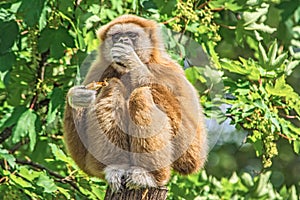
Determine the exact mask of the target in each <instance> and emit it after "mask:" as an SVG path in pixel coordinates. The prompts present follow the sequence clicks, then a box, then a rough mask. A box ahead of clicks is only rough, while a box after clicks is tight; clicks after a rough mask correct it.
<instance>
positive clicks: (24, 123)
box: [12, 109, 37, 151]
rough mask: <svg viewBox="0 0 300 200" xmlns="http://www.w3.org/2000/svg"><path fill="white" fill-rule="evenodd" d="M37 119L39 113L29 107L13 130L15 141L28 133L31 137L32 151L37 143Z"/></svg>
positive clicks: (13, 139)
mask: <svg viewBox="0 0 300 200" xmlns="http://www.w3.org/2000/svg"><path fill="white" fill-rule="evenodd" d="M36 119H37V115H36V114H35V113H34V111H33V110H31V109H28V110H27V111H25V112H24V113H23V114H22V115H21V116H20V118H19V120H18V123H17V125H16V127H15V128H14V130H13V137H12V141H13V143H17V142H19V141H20V140H21V138H23V137H25V136H27V135H28V136H29V139H30V150H31V151H32V150H33V149H34V146H35V143H36V131H35V122H36Z"/></svg>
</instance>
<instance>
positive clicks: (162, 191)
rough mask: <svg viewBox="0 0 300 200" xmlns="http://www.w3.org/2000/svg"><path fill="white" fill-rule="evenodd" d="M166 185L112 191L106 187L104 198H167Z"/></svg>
mask: <svg viewBox="0 0 300 200" xmlns="http://www.w3.org/2000/svg"><path fill="white" fill-rule="evenodd" d="M167 194H168V189H167V187H160V188H142V189H138V190H127V189H126V190H123V191H121V192H112V191H111V189H110V188H109V187H108V188H107V191H106V194H105V198H104V200H165V199H166V198H167Z"/></svg>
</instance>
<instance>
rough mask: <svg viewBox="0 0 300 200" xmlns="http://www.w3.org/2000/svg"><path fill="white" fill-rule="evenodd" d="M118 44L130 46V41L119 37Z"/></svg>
mask: <svg viewBox="0 0 300 200" xmlns="http://www.w3.org/2000/svg"><path fill="white" fill-rule="evenodd" d="M119 42H120V43H123V44H130V39H129V38H128V37H121V38H120V39H119Z"/></svg>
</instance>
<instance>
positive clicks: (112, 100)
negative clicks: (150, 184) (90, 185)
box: [87, 78, 130, 191]
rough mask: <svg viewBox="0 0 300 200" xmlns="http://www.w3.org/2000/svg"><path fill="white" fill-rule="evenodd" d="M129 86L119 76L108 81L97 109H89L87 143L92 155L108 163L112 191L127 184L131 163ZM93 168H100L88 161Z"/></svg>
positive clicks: (97, 101)
mask: <svg viewBox="0 0 300 200" xmlns="http://www.w3.org/2000/svg"><path fill="white" fill-rule="evenodd" d="M125 93H126V88H125V87H124V85H123V84H122V83H121V81H120V80H119V79H116V78H112V79H110V80H108V86H105V87H103V88H101V91H100V93H99V94H98V95H97V98H96V100H95V104H94V109H91V111H90V112H89V121H91V122H93V123H91V124H90V126H89V127H88V130H87V132H88V133H89V135H88V138H89V141H88V145H89V148H88V150H89V152H90V154H91V155H92V156H93V157H94V158H95V159H96V160H98V161H99V162H101V163H103V164H104V165H106V167H105V168H104V174H105V179H106V180H107V182H108V183H109V185H110V186H111V188H112V190H114V191H117V190H119V189H122V187H123V186H124V185H125V183H124V180H125V178H124V177H125V171H126V170H127V169H128V167H129V164H130V155H129V143H128V142H129V138H128V135H127V121H126V117H125V116H127V115H128V114H127V109H126V105H125V99H124V96H125ZM89 158H91V160H93V159H94V158H92V157H88V163H89V164H90V165H89V166H87V168H88V169H89V170H90V171H95V172H96V173H97V170H99V168H98V165H97V163H94V162H92V161H91V162H89Z"/></svg>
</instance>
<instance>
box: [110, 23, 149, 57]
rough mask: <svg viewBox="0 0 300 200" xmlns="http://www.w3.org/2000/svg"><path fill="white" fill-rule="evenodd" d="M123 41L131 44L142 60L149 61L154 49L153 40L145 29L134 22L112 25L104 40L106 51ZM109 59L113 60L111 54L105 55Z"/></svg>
mask: <svg viewBox="0 0 300 200" xmlns="http://www.w3.org/2000/svg"><path fill="white" fill-rule="evenodd" d="M119 43H123V44H128V45H130V46H131V47H132V48H133V49H134V51H135V52H136V54H137V55H138V57H139V58H140V59H141V60H142V62H147V61H148V60H149V58H150V54H151V51H152V42H151V39H150V36H149V34H148V33H147V32H146V31H145V29H144V28H143V27H141V26H139V25H137V24H134V23H127V24H116V25H114V26H112V27H111V28H110V29H109V30H108V32H107V34H106V38H105V40H104V50H105V52H110V49H111V48H112V47H114V46H115V45H116V44H119ZM105 57H106V58H107V60H109V61H110V60H112V58H111V56H109V55H105Z"/></svg>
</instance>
